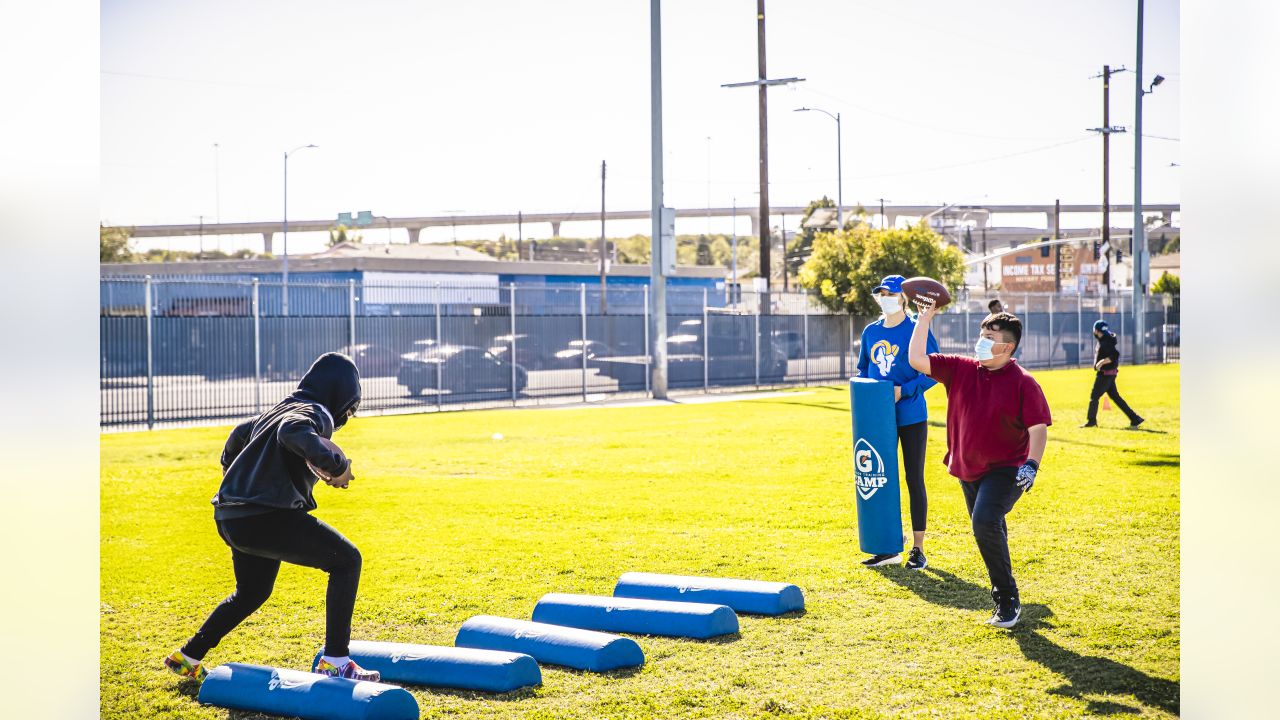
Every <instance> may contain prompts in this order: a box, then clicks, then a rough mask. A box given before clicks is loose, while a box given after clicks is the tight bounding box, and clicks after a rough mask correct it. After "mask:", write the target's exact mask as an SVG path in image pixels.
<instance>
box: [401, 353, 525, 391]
mask: <svg viewBox="0 0 1280 720" xmlns="http://www.w3.org/2000/svg"><path fill="white" fill-rule="evenodd" d="M517 347H518V346H517ZM511 380H512V366H511V364H510V363H508V362H506V361H504V360H499V359H498V358H496V357H494V356H493V355H492V354H491V353H488V352H485V351H484V350H482V349H480V348H478V347H470V346H467V345H442V346H439V347H435V346H427V347H425V348H424V349H423V350H420V351H418V352H413V353H407V354H406V355H404V356H403V357H402V360H401V363H400V370H399V372H397V373H396V382H398V383H399V384H401V385H404V386H405V387H406V388H408V389H409V394H411V395H418V394H420V393H421V392H422V391H423V390H426V389H432V390H434V389H436V388H437V387H439V388H440V389H441V390H442V391H448V392H449V393H451V394H454V395H462V394H466V393H472V392H477V391H480V390H502V391H505V392H511ZM437 383H439V384H438V385H437ZM528 383H529V373H528V372H526V371H525V369H524V368H522V367H520V366H519V365H516V366H515V385H516V387H515V389H516V392H520V391H522V390H524V388H525V386H526V385H528Z"/></svg>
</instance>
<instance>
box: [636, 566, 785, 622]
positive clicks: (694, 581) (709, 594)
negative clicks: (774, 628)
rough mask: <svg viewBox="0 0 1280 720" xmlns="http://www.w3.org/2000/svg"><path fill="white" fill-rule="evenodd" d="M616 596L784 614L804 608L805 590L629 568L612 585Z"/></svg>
mask: <svg viewBox="0 0 1280 720" xmlns="http://www.w3.org/2000/svg"><path fill="white" fill-rule="evenodd" d="M613 594H614V595H615V596H617V597H629V598H644V599H647V600H671V601H675V602H693V603H711V604H713V605H727V606H728V607H730V608H732V609H733V610H734V612H741V613H752V614H755V615H781V614H783V613H789V612H792V611H795V610H803V609H804V593H802V592H801V591H800V588H798V587H796V586H795V585H791V584H789V583H780V582H766V581H763V580H737V579H734V578H714V577H695V576H691V575H662V574H659V573H645V572H629V573H626V574H624V575H623V576H622V577H621V578H619V579H618V584H617V585H616V586H614V588H613Z"/></svg>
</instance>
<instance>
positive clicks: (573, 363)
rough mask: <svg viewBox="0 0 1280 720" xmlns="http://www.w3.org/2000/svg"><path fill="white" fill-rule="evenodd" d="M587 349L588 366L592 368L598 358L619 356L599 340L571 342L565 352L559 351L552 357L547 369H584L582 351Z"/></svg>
mask: <svg viewBox="0 0 1280 720" xmlns="http://www.w3.org/2000/svg"><path fill="white" fill-rule="evenodd" d="M584 346H585V347H586V351H587V366H588V367H591V361H593V360H595V359H596V358H597V357H612V356H614V355H616V354H617V352H615V351H614V349H613V348H611V347H609V346H608V345H605V344H604V343H602V342H600V341H598V340H587V341H586V342H585V343H584V342H583V341H582V340H570V341H569V346H568V347H566V348H564V349H563V350H557V351H555V353H553V354H552V355H551V359H550V360H549V361H548V362H547V367H554V368H570V369H571V368H580V367H582V349H583V347H584Z"/></svg>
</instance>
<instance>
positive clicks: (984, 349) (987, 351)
mask: <svg viewBox="0 0 1280 720" xmlns="http://www.w3.org/2000/svg"><path fill="white" fill-rule="evenodd" d="M995 346H996V341H995V340H992V339H991V338H978V343H977V344H976V345H974V346H973V351H974V352H975V353H977V354H978V359H979V360H991V359H993V358H994V357H995V355H994V354H992V352H991V348H993V347H995Z"/></svg>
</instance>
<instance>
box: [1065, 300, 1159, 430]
mask: <svg viewBox="0 0 1280 720" xmlns="http://www.w3.org/2000/svg"><path fill="white" fill-rule="evenodd" d="M1093 336H1094V337H1095V338H1097V339H1098V352H1097V355H1095V356H1094V359H1093V369H1094V370H1096V371H1097V372H1098V374H1097V376H1096V377H1095V378H1094V380H1093V391H1092V392H1090V393H1089V419H1088V421H1086V422H1085V424H1083V425H1081V426H1080V427H1097V426H1098V401H1099V400H1101V399H1102V396H1103V395H1106V396H1107V397H1109V398H1111V400H1112V401H1113V402H1114V403H1115V404H1116V407H1118V408H1120V410H1121V411H1123V412H1124V414H1125V415H1128V416H1129V427H1134V428H1136V427H1138V426H1139V425H1141V424H1142V423H1143V422H1144V420H1145V419H1144V418H1142V417H1141V416H1139V415H1138V413H1136V412H1134V411H1133V408H1131V407H1129V403H1127V402H1125V401H1124V398H1122V397H1120V391H1119V390H1117V389H1116V375H1117V374H1119V372H1120V350H1119V349H1117V348H1116V339H1117V338H1116V335H1115V333H1113V332H1111V329H1110V328H1108V327H1107V323H1106V321H1105V320H1099V321H1097V322H1095V323H1094V324H1093Z"/></svg>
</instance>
